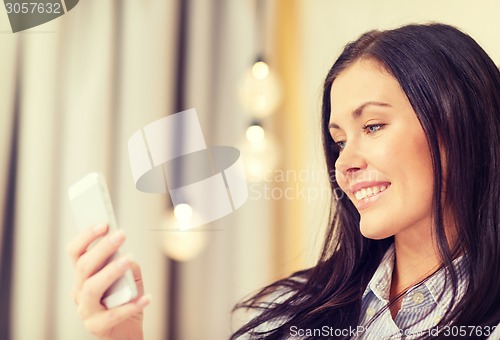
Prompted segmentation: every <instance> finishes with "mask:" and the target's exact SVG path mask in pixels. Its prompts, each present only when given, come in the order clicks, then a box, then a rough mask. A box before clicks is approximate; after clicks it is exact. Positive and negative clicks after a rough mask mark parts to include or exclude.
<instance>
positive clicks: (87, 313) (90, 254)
mask: <svg viewBox="0 0 500 340" xmlns="http://www.w3.org/2000/svg"><path fill="white" fill-rule="evenodd" d="M107 230H108V226H107V225H105V224H103V225H96V226H95V227H93V228H88V229H86V230H84V231H83V232H82V233H81V234H79V235H78V236H77V237H76V238H75V239H74V240H72V241H71V242H70V243H69V244H68V247H67V250H68V254H69V256H70V257H71V261H72V263H73V267H74V269H75V283H74V287H73V293H72V295H73V301H74V302H75V303H76V305H77V306H78V314H79V316H80V318H81V319H82V320H83V322H84V324H85V327H86V328H87V330H88V331H89V332H90V333H92V334H93V335H95V336H97V337H99V338H101V339H105V340H132V339H133V340H137V339H139V340H140V339H143V333H142V319H143V309H144V307H146V306H147V305H148V304H149V302H150V296H148V295H143V294H144V286H143V282H142V276H141V270H140V267H139V266H138V265H137V264H136V263H134V262H132V261H131V260H130V259H129V258H128V257H126V256H124V257H121V258H118V259H116V260H114V261H112V262H110V263H108V264H107V265H106V266H104V267H102V266H103V264H104V262H105V261H106V260H107V259H108V258H109V257H110V256H111V255H113V254H114V253H115V252H116V251H117V250H118V248H120V246H121V245H122V244H123V242H124V241H125V235H124V234H123V232H122V231H120V230H117V231H114V232H113V233H110V235H106V236H104V237H103V238H102V239H101V240H99V242H98V243H97V244H96V245H94V246H93V247H92V248H91V249H89V250H87V248H88V247H89V245H90V244H92V242H94V241H95V240H96V239H98V238H99V237H101V236H103V235H105V234H106V232H107ZM101 267H102V269H100V268H101ZM129 268H131V269H132V272H133V274H134V280H135V283H136V284H137V291H138V295H137V296H138V297H137V298H136V299H134V300H133V301H131V302H129V303H127V304H124V305H121V306H118V307H115V308H111V309H106V307H104V306H103V305H102V304H101V298H102V295H103V294H104V292H105V291H106V290H107V289H108V287H109V286H110V285H111V284H112V283H113V282H114V281H115V280H116V279H118V278H119V277H120V276H122V275H123V274H124V273H125V272H126V271H127V269H129Z"/></svg>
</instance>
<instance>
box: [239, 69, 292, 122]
mask: <svg viewBox="0 0 500 340" xmlns="http://www.w3.org/2000/svg"><path fill="white" fill-rule="evenodd" d="M239 98H240V101H241V104H242V106H243V108H244V109H245V110H246V111H248V112H249V113H250V114H251V115H252V116H253V117H256V118H259V119H262V118H265V117H267V116H269V115H271V114H272V113H273V112H274V111H276V109H277V108H278V106H279V104H280V103H281V99H282V87H281V82H280V80H279V79H278V77H277V76H276V75H275V74H274V73H273V72H272V70H270V69H269V66H268V65H267V64H266V63H264V62H262V61H259V62H257V63H255V64H254V65H253V66H252V68H251V69H250V70H248V71H247V72H246V74H245V76H244V77H243V78H242V80H241V82H240V86H239Z"/></svg>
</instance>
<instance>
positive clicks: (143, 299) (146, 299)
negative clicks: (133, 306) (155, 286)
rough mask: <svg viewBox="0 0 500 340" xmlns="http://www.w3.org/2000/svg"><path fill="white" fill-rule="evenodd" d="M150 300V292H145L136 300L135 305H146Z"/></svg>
mask: <svg viewBox="0 0 500 340" xmlns="http://www.w3.org/2000/svg"><path fill="white" fill-rule="evenodd" d="M150 302H151V294H146V295H143V296H142V297H141V298H140V299H139V301H137V305H138V306H139V307H146V306H147V305H149V303H150Z"/></svg>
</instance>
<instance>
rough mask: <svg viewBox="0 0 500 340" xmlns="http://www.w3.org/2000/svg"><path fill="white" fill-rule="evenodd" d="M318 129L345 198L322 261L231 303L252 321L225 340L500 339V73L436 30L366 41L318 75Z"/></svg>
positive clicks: (418, 28)
mask: <svg viewBox="0 0 500 340" xmlns="http://www.w3.org/2000/svg"><path fill="white" fill-rule="evenodd" d="M322 131H323V140H324V150H325V157H326V164H327V168H328V170H329V172H330V174H332V176H331V178H330V184H331V190H332V192H338V191H339V190H341V191H342V192H343V193H344V194H345V195H332V196H333V209H334V210H333V211H332V214H331V221H330V227H329V229H328V232H327V235H326V240H325V243H324V246H323V251H322V255H321V258H320V259H319V261H318V263H317V264H316V266H314V267H312V268H310V269H307V270H303V271H300V272H297V273H295V274H293V275H292V276H290V277H288V278H285V279H283V280H280V281H278V282H275V283H273V284H271V285H269V286H267V287H265V288H264V289H263V290H261V291H260V292H259V293H257V294H256V295H255V296H253V297H251V298H250V299H248V300H246V301H243V302H242V303H240V304H239V305H238V306H236V309H238V308H248V309H254V310H256V311H258V312H259V313H258V314H257V315H256V317H255V318H254V319H252V320H251V321H250V322H249V323H248V324H246V325H244V326H243V327H242V328H241V329H239V330H238V331H237V332H236V333H235V334H233V336H232V339H236V338H239V337H243V338H252V339H253V338H255V339H278V338H279V339H284V338H285V339H286V338H297V337H298V338H301V339H302V338H304V339H306V338H307V339H308V338H318V337H322V336H326V337H329V338H363V339H380V338H392V339H395V338H396V339H400V338H405V339H420V338H423V339H425V338H431V337H432V338H436V337H442V338H446V337H448V338H450V337H457V336H460V337H463V338H468V337H469V338H489V339H498V338H500V329H497V330H496V331H495V328H496V327H497V324H498V323H499V322H500V286H499V285H498V282H499V279H500V261H498V259H499V258H500V230H499V227H500V213H499V211H500V206H499V202H500V181H499V174H500V73H499V71H498V69H497V68H496V66H495V65H494V63H493V62H492V61H491V59H490V58H489V57H488V56H487V55H486V53H485V52H484V51H483V50H482V49H481V47H480V46H479V45H478V44H477V43H476V42H475V41H474V40H473V39H472V38H471V37H469V36H468V35H466V34H464V33H462V32H460V31H459V30H457V29H455V28H453V27H451V26H447V25H441V24H432V25H408V26H404V27H401V28H399V29H395V30H390V31H384V32H379V31H371V32H368V33H366V34H364V35H363V36H361V37H360V38H359V39H358V40H356V41H354V42H352V43H350V44H348V45H347V46H346V48H345V49H344V51H343V52H342V54H341V55H340V57H339V58H338V60H337V61H336V62H335V63H334V65H333V66H332V68H331V69H330V71H329V73H328V75H327V77H326V80H325V84H324V92H323V108H322ZM333 174H335V175H334V176H333ZM304 330H310V332H306V331H304ZM292 331H293V332H292Z"/></svg>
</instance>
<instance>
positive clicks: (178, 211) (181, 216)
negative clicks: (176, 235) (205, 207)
mask: <svg viewBox="0 0 500 340" xmlns="http://www.w3.org/2000/svg"><path fill="white" fill-rule="evenodd" d="M174 216H175V218H177V219H178V220H179V221H180V222H186V223H187V222H188V221H189V220H190V219H191V217H193V208H191V206H190V205H189V204H186V203H181V204H177V205H176V206H175V208H174Z"/></svg>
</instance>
